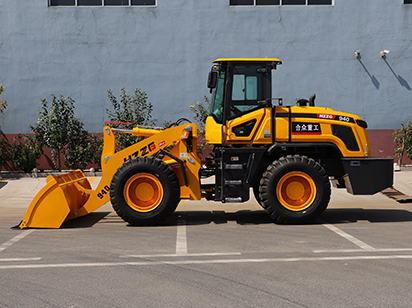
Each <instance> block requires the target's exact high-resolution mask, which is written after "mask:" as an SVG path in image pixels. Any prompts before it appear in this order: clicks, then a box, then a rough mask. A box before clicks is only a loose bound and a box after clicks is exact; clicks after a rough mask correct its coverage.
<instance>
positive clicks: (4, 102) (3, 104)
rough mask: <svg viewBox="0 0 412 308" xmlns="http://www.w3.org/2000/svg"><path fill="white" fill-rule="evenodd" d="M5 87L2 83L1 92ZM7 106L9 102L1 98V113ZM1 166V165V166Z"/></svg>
mask: <svg viewBox="0 0 412 308" xmlns="http://www.w3.org/2000/svg"><path fill="white" fill-rule="evenodd" d="M3 90H4V87H3V86H2V85H1V84H0V94H1V93H3ZM6 107H7V102H6V101H3V100H1V99H0V114H1V113H4V110H5V109H6ZM0 167H1V166H0Z"/></svg>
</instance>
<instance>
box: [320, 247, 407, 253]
mask: <svg viewBox="0 0 412 308" xmlns="http://www.w3.org/2000/svg"><path fill="white" fill-rule="evenodd" d="M312 251H313V252H314V253H351V252H402V251H405V252H409V251H412V248H379V249H378V248H376V249H375V248H374V249H372V250H366V249H334V250H332V249H330V250H329V249H324V250H312Z"/></svg>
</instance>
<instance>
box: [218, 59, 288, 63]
mask: <svg viewBox="0 0 412 308" xmlns="http://www.w3.org/2000/svg"><path fill="white" fill-rule="evenodd" d="M217 62H276V64H282V61H280V60H279V59H277V58H219V59H216V60H215V61H213V63H217Z"/></svg>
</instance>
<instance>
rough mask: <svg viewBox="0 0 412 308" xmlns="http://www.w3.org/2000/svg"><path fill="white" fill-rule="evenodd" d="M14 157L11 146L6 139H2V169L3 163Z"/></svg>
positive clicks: (0, 153)
mask: <svg viewBox="0 0 412 308" xmlns="http://www.w3.org/2000/svg"><path fill="white" fill-rule="evenodd" d="M11 159H12V155H11V146H10V143H8V142H7V141H6V140H0V170H1V168H2V167H3V165H4V164H5V163H6V162H8V161H9V160H11Z"/></svg>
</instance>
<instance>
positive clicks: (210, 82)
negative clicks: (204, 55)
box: [207, 71, 217, 89]
mask: <svg viewBox="0 0 412 308" xmlns="http://www.w3.org/2000/svg"><path fill="white" fill-rule="evenodd" d="M216 84H217V72H212V71H210V72H209V77H208V78H207V87H208V88H209V89H214V88H216Z"/></svg>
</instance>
